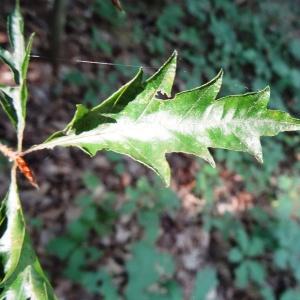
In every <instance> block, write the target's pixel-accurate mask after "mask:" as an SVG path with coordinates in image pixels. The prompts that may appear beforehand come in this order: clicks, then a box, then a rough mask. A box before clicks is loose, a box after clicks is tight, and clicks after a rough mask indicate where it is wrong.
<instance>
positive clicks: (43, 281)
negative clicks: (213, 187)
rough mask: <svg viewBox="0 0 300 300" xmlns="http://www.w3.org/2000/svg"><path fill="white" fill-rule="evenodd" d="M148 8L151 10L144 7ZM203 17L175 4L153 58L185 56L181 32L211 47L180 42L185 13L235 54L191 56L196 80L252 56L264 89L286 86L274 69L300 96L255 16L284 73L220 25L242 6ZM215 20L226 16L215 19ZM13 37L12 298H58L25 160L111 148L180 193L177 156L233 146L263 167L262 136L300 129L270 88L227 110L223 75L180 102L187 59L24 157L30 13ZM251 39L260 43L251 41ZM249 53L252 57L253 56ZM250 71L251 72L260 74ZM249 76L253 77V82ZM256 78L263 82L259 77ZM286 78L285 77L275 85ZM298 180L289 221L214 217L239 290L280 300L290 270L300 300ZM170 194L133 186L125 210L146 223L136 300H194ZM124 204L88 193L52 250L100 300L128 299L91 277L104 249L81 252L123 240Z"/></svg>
mask: <svg viewBox="0 0 300 300" xmlns="http://www.w3.org/2000/svg"><path fill="white" fill-rule="evenodd" d="M198 4H199V3H198ZM140 5H147V4H145V3H142V4H140ZM156 5H157V4H156V3H154V4H153V6H152V7H153V10H152V12H155V6H156ZM195 7H198V6H197V3H196V2H194V1H187V2H186V3H185V4H178V5H173V6H172V7H171V6H165V7H163V9H162V13H161V14H160V17H159V18H158V20H157V30H158V32H159V35H160V39H158V38H157V39H156V37H154V35H153V36H150V37H149V41H151V39H153V41H151V47H152V46H153V48H152V49H151V47H150V46H149V45H147V47H148V48H149V49H148V51H149V52H150V53H151V55H153V56H154V54H155V53H158V54H160V55H161V54H162V53H164V51H165V50H168V47H169V46H170V47H173V46H174V44H175V43H176V40H177V35H178V34H179V36H181V39H182V40H185V42H186V43H190V44H191V46H195V47H198V46H199V44H197V43H196V42H195V40H196V35H195V32H194V31H193V30H192V29H191V28H190V29H189V30H187V32H186V33H185V35H182V32H180V31H181V22H187V20H185V17H186V16H185V14H184V13H183V12H184V11H189V12H190V14H191V15H193V17H194V18H195V20H194V21H195V22H199V23H197V24H201V22H207V20H208V19H207V18H208V17H209V22H210V23H209V24H210V25H209V26H208V27H207V28H208V30H207V32H208V34H210V38H211V39H210V40H211V41H212V42H211V43H212V44H210V46H212V45H213V46H216V47H219V48H220V49H222V50H221V51H222V55H223V56H220V55H219V53H215V52H214V51H210V52H209V53H206V54H207V58H208V61H204V62H203V64H202V62H201V63H200V62H199V61H198V60H196V59H194V58H193V57H194V54H192V55H191V57H190V58H189V54H187V52H185V51H183V53H184V58H185V59H186V60H189V59H190V63H191V65H193V67H195V66H196V67H198V68H199V69H198V71H195V70H197V69H194V68H193V72H192V77H193V78H197V77H200V76H197V72H198V75H200V70H203V76H204V78H205V79H207V78H211V77H212V74H213V73H214V67H213V66H214V64H219V65H223V67H224V69H225V70H226V69H228V68H229V69H230V68H233V70H235V68H236V67H237V68H238V66H239V65H238V64H232V63H231V56H232V55H238V56H241V57H244V59H245V61H246V64H245V65H244V66H243V67H244V68H245V69H247V68H249V70H250V71H251V70H252V68H254V70H255V72H256V73H257V74H256V73H255V74H254V77H255V78H256V79H257V78H266V79H267V80H269V81H271V82H272V80H274V78H273V77H272V74H273V73H272V74H271V72H270V71H268V72H267V71H266V70H273V71H274V72H275V74H276V75H277V76H278V77H279V78H280V79H281V81H280V84H281V86H284V88H283V90H282V92H283V93H285V92H286V89H288V88H290V87H291V88H292V89H294V91H298V90H297V89H298V88H299V87H297V84H298V83H297V82H298V79H299V73H298V71H297V69H295V67H294V66H289V67H288V68H287V70H288V72H287V71H286V69H285V67H284V63H283V64H281V65H280V58H278V57H277V56H276V53H274V51H273V50H272V49H271V48H273V47H271V45H272V44H270V45H269V44H268V42H266V41H265V39H264V38H262V36H263V34H262V33H263V32H261V28H260V26H259V25H260V23H258V24H257V23H256V22H258V21H259V20H258V19H256V17H254V18H253V16H251V18H250V15H249V16H248V19H247V15H244V17H245V20H248V21H247V22H248V23H247V22H246V23H245V24H246V25H247V26H250V25H251V26H253V28H254V29H255V30H254V32H256V34H257V36H256V37H257V38H258V41H260V42H261V44H260V47H262V48H261V49H262V51H266V52H267V54H268V57H269V58H270V61H276V60H277V62H278V64H277V65H276V67H274V66H273V65H268V64H267V66H266V68H265V69H264V67H262V66H263V62H262V61H260V65H258V66H257V65H256V64H255V63H256V62H257V61H259V56H256V55H255V54H254V52H255V51H254V52H253V51H251V49H249V47H250V46H248V47H243V46H242V45H240V46H239V43H238V33H236V32H235V31H234V30H233V29H232V25H231V24H229V23H228V22H226V20H225V19H222V18H217V17H216V16H217V10H221V11H225V12H227V13H228V15H230V16H231V18H233V20H235V18H234V17H235V16H237V12H235V9H234V8H235V7H237V6H234V7H233V8H232V6H231V4H229V2H228V3H227V2H218V1H216V3H213V4H211V3H210V2H205V1H204V2H203V3H201V5H200V8H201V10H203V11H204V12H205V13H204V14H203V15H202V16H201V14H199V15H197V16H195V15H194V13H193V12H194V9H195ZM263 7H264V6H263V5H262V6H260V5H257V6H253V7H252V8H251V9H252V10H256V9H262V10H263ZM105 9H107V11H106V13H105V15H106V16H108V15H109V14H114V13H113V12H112V11H110V10H109V9H108V8H105V5H104V6H103V2H101V1H98V2H96V4H95V6H94V10H95V13H97V14H100V16H102V17H103V15H102V14H103V11H105ZM157 9H160V11H161V7H157ZM145 11H147V10H145ZM210 12H214V14H211V13H210ZM225 15H226V14H225ZM173 17H174V18H173ZM124 20H125V15H122V16H119V15H118V16H116V18H115V20H114V21H113V22H112V21H111V19H110V18H106V21H107V22H108V23H110V24H111V25H112V26H121V25H122V24H123V23H122V22H124ZM259 22H260V21H259ZM262 24H264V23H262ZM243 28H244V27H243V24H239V30H240V31H241V32H242V33H243ZM245 28H246V27H245ZM133 32H138V31H137V30H136V31H133ZM93 34H94V35H95V36H97V34H98V33H97V32H96V31H94V33H93ZM136 34H137V35H138V34H139V33H136ZM206 34H207V33H206ZM9 36H10V39H11V46H12V50H13V51H12V52H9V51H6V50H3V49H1V51H0V58H1V59H2V60H3V61H4V63H6V64H7V65H8V67H10V69H11V71H12V73H13V75H14V79H15V85H14V86H1V87H0V95H1V97H0V99H1V105H2V107H3V109H4V111H5V112H6V114H7V116H8V117H9V119H10V121H11V122H12V124H13V125H15V127H16V131H17V138H18V146H17V151H14V150H11V149H8V148H5V146H4V145H2V144H1V152H2V153H3V154H4V155H6V156H7V157H8V158H10V159H11V160H12V161H13V166H12V172H11V174H12V176H11V185H10V188H9V192H8V194H7V196H6V197H5V198H4V200H3V201H2V205H1V210H0V226H1V239H0V254H1V263H2V274H1V275H2V276H1V282H0V288H1V291H0V292H1V294H0V295H1V296H0V299H7V298H9V297H11V298H16V299H24V300H25V299H26V300H27V299H55V295H54V294H53V291H52V288H51V286H50V284H49V282H48V280H47V278H46V276H45V274H44V272H43V271H42V269H41V266H40V264H39V262H38V259H37V257H36V255H35V253H34V250H33V248H32V246H31V243H30V239H29V236H28V233H27V231H26V225H25V219H24V216H23V212H22V207H21V203H20V200H19V195H18V188H17V182H16V169H17V167H19V168H20V163H19V162H18V160H20V159H21V157H23V156H25V155H27V154H28V153H31V152H33V151H38V150H42V149H45V148H53V147H55V146H76V147H79V148H80V149H82V150H83V151H85V152H86V153H88V154H90V155H95V154H96V152H97V151H99V150H102V149H105V150H107V149H110V150H112V151H115V152H117V153H122V154H125V155H128V156H130V157H132V158H134V159H135V160H137V161H139V162H141V163H143V164H145V165H147V166H148V167H150V168H152V169H153V170H155V171H156V172H157V173H158V174H159V175H160V176H161V177H162V178H163V179H164V180H165V182H166V183H169V180H170V170H169V167H168V164H167V161H166V159H165V154H166V153H170V152H185V153H191V154H195V155H197V156H199V157H202V158H204V159H205V160H207V161H208V162H210V163H211V164H212V165H214V161H213V158H212V156H211V155H210V152H209V150H208V148H222V149H229V150H235V151H243V152H249V153H250V154H253V155H254V156H255V157H256V158H257V159H258V160H259V161H262V149H261V144H260V137H261V136H274V135H276V134H278V133H279V132H281V131H294V130H299V129H300V120H298V119H295V118H292V117H291V116H290V115H289V114H288V113H284V112H281V111H277V110H270V109H268V108H267V105H268V101H269V89H268V88H266V89H263V90H261V91H259V92H256V93H247V94H242V95H235V96H227V97H223V98H221V99H219V100H216V96H217V94H218V92H219V89H220V87H221V78H222V72H220V73H219V74H218V75H217V76H216V77H215V78H214V79H213V80H211V81H210V82H208V83H207V84H205V85H202V86H200V87H197V88H194V89H190V90H187V91H184V92H181V93H177V94H175V96H174V97H172V98H171V96H172V94H171V92H172V85H173V80H174V77H175V70H176V54H174V55H172V56H171V57H170V58H169V60H168V61H167V62H166V63H165V64H164V65H163V67H161V68H160V69H159V70H158V72H157V73H155V74H154V75H152V76H151V77H149V78H148V79H147V80H144V79H143V77H142V75H143V73H142V70H140V71H139V72H138V73H137V74H136V76H135V77H134V78H133V79H132V80H131V81H130V82H128V83H127V84H125V85H123V86H122V87H121V88H120V89H119V90H118V91H117V92H115V93H113V94H112V95H111V96H110V97H108V98H107V100H105V101H102V102H100V103H99V101H97V102H96V103H94V106H93V107H92V108H88V107H87V106H84V105H83V104H80V105H78V106H77V111H76V113H75V115H74V117H73V119H72V120H71V122H70V123H69V124H68V125H67V127H66V128H65V129H64V130H63V131H60V132H57V133H54V134H53V135H52V136H51V137H49V139H48V140H47V141H46V142H44V143H43V144H40V145H36V146H33V147H32V148H30V149H29V150H27V151H22V140H23V130H24V126H25V117H26V103H27V85H26V75H27V69H28V63H29V56H30V49H31V40H32V39H30V41H29V43H28V46H25V41H24V38H23V20H22V17H21V14H20V10H19V6H18V5H17V7H16V9H15V11H14V13H13V15H12V17H11V19H10V21H9ZM190 36H191V37H193V38H190ZM225 37H226V38H225ZM259 38H261V40H259ZM95 39H96V38H94V41H95ZM208 40H209V39H208ZM247 41H251V36H250V37H249V38H248V39H247ZM271 42H272V40H271ZM168 45H169V46H168ZM233 45H236V47H233ZM269 46H270V47H269ZM298 46H299V43H297V41H294V42H293V43H291V46H290V48H288V51H289V53H288V54H287V56H288V57H293V59H295V60H296V61H298V59H299V57H298V54H297V47H298ZM98 47H99V45H97V44H95V48H98ZM101 47H102V48H103V49H105V48H104V46H101ZM106 49H107V50H106V51H107V53H109V51H110V50H109V48H107V47H106ZM259 49H260V48H259ZM104 51H105V50H104ZM218 51H219V50H218ZM245 53H246V54H247V55H246V58H245ZM247 57H248V60H251V61H254V62H255V63H254V66H248V63H249V61H247ZM191 58H192V59H191ZM220 59H222V60H220ZM154 63H155V62H154ZM197 63H198V64H197ZM204 66H206V67H204ZM202 67H204V68H202ZM251 67H252V68H251ZM261 69H262V70H264V71H261ZM250 71H249V73H251V72H250ZM201 72H202V71H201ZM249 73H248V72H245V74H249ZM268 74H269V75H268ZM256 75H258V76H257V77H256ZM77 76H78V74H77ZM188 76H189V77H186V76H183V78H184V77H185V78H186V79H188V78H190V76H191V75H188ZM260 76H265V77H260ZM280 76H282V77H283V76H285V77H284V79H285V80H287V79H288V80H289V84H286V82H285V80H283V78H282V77H280ZM69 78H70V76H69ZM71 78H72V76H71ZM237 78H239V77H237ZM75 79H76V80H78V77H77V78H76V76H75ZM83 79H84V78H83ZM275 79H278V78H277V77H275ZM73 80H74V74H73ZM84 81H85V84H86V86H89V85H90V84H91V83H90V82H89V80H85V79H84ZM227 84H228V89H229V90H230V89H231V88H233V89H234V87H235V84H240V82H237V81H235V80H232V79H231V78H230V77H229V81H228V83H227ZM290 84H291V86H290ZM94 92H95V93H94V94H90V96H89V97H88V98H90V97H91V98H92V97H94V96H96V95H97V91H94ZM160 94H163V95H166V96H167V97H169V98H170V99H167V100H162V99H160V96H159V95H160ZM277 106H281V107H284V108H286V109H290V110H291V111H292V110H293V109H292V108H291V107H290V105H288V104H286V105H285V104H283V103H282V102H280V101H277ZM295 141H297V138H295V139H294V138H293V137H288V138H286V139H284V140H283V143H286V144H289V145H290V146H292V147H293V146H294V145H295ZM271 148H272V147H271ZM2 149H4V150H2ZM273 157H276V159H277V158H278V161H279V160H280V159H282V157H283V156H282V155H279V152H278V153H277V154H276V155H274V156H273ZM20 169H21V168H20ZM269 170H270V174H271V173H273V172H274V169H269ZM254 173H255V172H254ZM208 175H209V174H208ZM211 175H212V176H215V175H216V174H215V173H211ZM199 180H200V183H199ZM85 181H86V185H87V187H88V188H89V189H90V190H93V189H94V188H95V186H98V185H100V184H99V183H98V182H97V181H96V180H95V178H94V177H93V176H89V175H88V176H87V177H86V178H85ZM294 182H295V180H294V178H290V177H289V175H286V177H282V178H281V182H280V185H279V192H278V195H279V197H278V199H277V201H274V205H277V207H278V208H279V211H280V212H281V213H278V214H276V215H275V216H274V215H272V214H270V213H267V212H265V211H264V210H260V209H256V210H255V209H254V210H251V211H249V215H250V218H251V220H252V223H251V225H249V226H245V224H244V223H243V222H241V221H239V220H238V219H237V218H232V216H230V215H224V216H222V215H220V216H218V215H217V216H214V215H213V210H212V207H210V209H209V210H207V211H206V212H205V213H207V214H210V216H211V220H210V221H209V222H210V224H208V225H207V226H206V227H207V228H208V230H217V231H219V232H220V233H222V239H223V242H224V243H226V244H227V245H228V248H229V249H230V251H229V252H228V262H229V263H231V264H232V265H233V268H234V274H233V278H234V280H235V283H236V287H237V288H238V289H241V290H244V289H250V288H251V286H255V287H259V288H260V290H259V293H260V294H261V296H262V297H264V298H265V299H274V295H273V294H274V292H273V291H272V289H271V288H270V286H271V284H270V282H269V275H270V274H271V271H272V270H271V268H273V269H274V270H281V271H282V272H285V273H286V274H288V276H290V277H291V278H292V279H293V280H294V281H295V282H296V284H295V285H294V286H293V289H289V287H290V286H287V288H286V289H285V290H284V292H281V291H280V293H281V299H284V300H286V299H293V297H297V295H298V290H299V285H298V281H299V280H300V275H299V271H298V267H297V266H299V259H298V252H299V249H300V247H299V245H298V244H297V243H296V242H295V241H297V240H299V233H298V232H299V231H300V230H299V223H298V221H297V219H293V218H291V215H292V216H293V217H294V216H295V214H296V213H298V212H297V208H298V207H297V203H294V202H292V203H293V204H296V207H294V206H293V205H291V206H287V207H286V206H284V209H282V210H281V207H282V205H283V204H282V202H283V201H282V197H283V196H281V194H280V191H281V190H282V191H286V192H287V193H286V195H287V196H286V197H291V198H294V196H295V195H294V194H293V193H291V192H290V187H291V186H293V184H294ZM296 182H297V181H296ZM199 186H200V189H199V190H198V192H201V189H202V190H203V186H202V187H201V178H200V179H198V186H197V187H199ZM158 190H159V192H158V191H155V192H154V190H153V188H152V187H151V186H150V185H149V183H148V182H147V181H146V180H140V181H139V183H138V186H137V189H130V188H129V189H128V191H127V192H128V197H129V198H130V200H131V202H128V203H126V204H125V205H124V206H122V208H121V209H120V210H119V213H123V214H129V215H136V217H137V220H138V224H139V226H140V227H141V230H142V231H143V236H142V238H141V239H140V240H139V241H136V242H135V243H133V244H132V245H131V253H132V258H131V259H128V260H127V261H126V272H127V274H128V283H127V285H126V288H125V291H124V294H125V296H126V297H127V298H128V299H145V300H148V299H150V298H155V299H161V300H163V299H174V300H176V299H182V290H181V287H180V285H179V284H178V282H177V280H176V278H175V274H176V265H175V263H174V260H173V257H172V256H171V255H170V254H168V253H163V252H162V251H160V250H159V249H158V248H156V247H155V245H156V241H157V239H158V232H159V222H160V217H159V216H160V214H161V213H162V212H164V211H166V210H168V211H169V212H170V213H171V212H172V209H175V208H176V207H177V206H178V201H177V200H176V196H175V195H174V194H173V193H171V192H170V191H168V190H163V189H161V190H160V189H158ZM170 193H171V194H170ZM207 196H208V197H212V195H211V194H210V195H209V194H207ZM113 200H114V196H113V195H112V196H111V197H108V198H107V199H103V203H101V204H100V205H99V203H95V202H94V198H93V197H90V196H86V195H84V196H83V197H81V198H78V200H77V202H78V207H79V208H80V211H81V214H80V216H79V217H78V218H75V219H74V220H73V221H72V222H71V223H70V224H68V228H67V231H66V233H65V235H63V236H61V237H59V238H57V239H54V240H53V241H52V242H51V243H50V244H49V251H50V252H51V253H52V254H54V255H56V256H57V257H58V258H59V259H60V260H61V261H66V270H65V275H66V276H68V277H69V278H70V279H71V280H73V281H74V282H77V283H79V284H83V285H84V286H85V287H86V288H87V289H88V290H89V291H90V292H91V293H96V294H100V295H103V296H104V297H105V298H107V299H118V298H119V292H118V291H117V290H116V288H115V282H114V278H113V274H110V272H109V270H91V266H93V265H94V264H95V262H97V261H99V260H101V259H102V258H103V254H102V251H99V249H98V248H96V247H89V246H83V247H80V248H78V245H82V244H83V243H84V241H85V239H86V237H87V236H88V235H89V234H91V233H92V232H93V233H94V232H96V234H98V235H105V234H108V233H109V232H110V231H111V230H112V227H113V223H114V222H115V220H116V218H117V214H116V212H114V209H113V202H112V201H113ZM273 200H274V199H273ZM282 212H285V213H282ZM296 217H298V214H296ZM99 220H100V221H99ZM274 229H275V230H274ZM57 249H59V252H57ZM274 249H275V252H274V254H273V253H272V261H273V262H274V264H273V265H272V266H271V267H270V266H268V267H266V266H265V263H264V261H263V259H266V258H267V256H268V254H269V253H270V251H272V250H274ZM145 256H147V257H148V260H145V259H144V257H145ZM137 267H138V268H137ZM140 270H143V272H144V273H145V274H146V275H147V276H143V277H141V276H138V274H139V272H140ZM218 272H219V270H218V269H217V268H216V269H213V268H205V269H203V270H200V271H199V273H198V274H197V276H196V285H195V288H194V291H193V294H194V295H195V297H199V298H200V297H203V298H204V299H206V298H209V297H210V294H211V293H213V292H214V291H215V290H216V287H217V285H218V284H221V281H219V280H218V274H219V273H218ZM80 276H81V278H80ZM78 278H80V281H79V280H78ZM203 278H205V279H206V285H205V287H203V286H201V287H199V286H198V285H197V284H198V283H199V282H200V281H201V280H203ZM197 300H198V299H197Z"/></svg>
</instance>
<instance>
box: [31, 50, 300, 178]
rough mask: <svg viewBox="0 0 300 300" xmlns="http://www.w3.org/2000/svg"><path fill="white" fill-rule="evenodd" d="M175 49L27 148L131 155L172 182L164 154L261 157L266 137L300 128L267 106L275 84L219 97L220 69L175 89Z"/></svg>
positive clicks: (293, 121)
mask: <svg viewBox="0 0 300 300" xmlns="http://www.w3.org/2000/svg"><path fill="white" fill-rule="evenodd" d="M175 70H176V53H174V54H173V55H172V56H171V57H170V59H169V60H168V61H167V62H166V63H165V64H164V65H163V67H162V68H161V69H159V71H158V72H157V73H155V74H154V75H153V76H152V77H150V78H149V79H148V80H146V81H142V71H139V73H138V74H137V75H136V77H135V78H134V79H133V80H131V81H130V82H129V83H128V84H126V85H125V86H123V87H122V88H121V89H119V91H117V92H116V93H115V94H113V95H112V96H111V97H109V98H108V100H106V101H104V102H103V103H102V104H100V105H98V106H96V107H94V108H92V109H90V110H89V109H87V108H86V107H84V106H83V105H80V106H78V108H77V112H76V114H75V116H74V118H73V120H72V121H71V123H70V124H69V125H68V126H67V127H66V129H65V130H64V131H61V132H58V133H55V134H54V135H52V136H51V137H50V139H48V140H47V141H46V142H45V143H43V144H41V145H38V146H34V147H33V148H31V149H30V150H29V151H28V152H31V151H36V150H40V149H44V148H53V147H55V146H63V147H66V146H76V147H79V148H81V149H82V150H84V151H85V152H87V153H88V154H90V155H95V154H96V152H97V151H99V150H102V149H107V150H112V151H114V152H118V153H122V154H125V155H128V156H130V157H132V158H134V159H135V160H137V161H139V162H141V163H143V164H145V165H146V166H148V167H150V168H152V169H153V170H154V171H155V172H157V173H158V174H159V175H160V176H161V177H162V178H163V179H164V180H165V182H166V183H169V181H170V170H169V165H168V163H167V161H166V158H165V155H166V153H171V152H184V153H190V154H194V155H197V156H199V157H202V158H203V159H205V160H206V161H208V162H209V163H210V164H211V165H212V166H214V165H215V163H214V160H213V158H212V156H211V154H210V152H209V148H223V149H229V150H235V151H244V152H248V153H250V154H252V155H254V156H255V157H256V158H257V159H258V160H259V161H260V162H262V160H263V158H262V149H261V143H260V137H261V136H274V135H276V134H278V133H279V132H281V131H293V130H299V129H300V120H298V119H295V118H292V117H291V116H290V115H289V114H287V113H285V112H281V111H276V110H269V109H268V108H267V104H268V101H269V95H270V91H269V88H266V89H264V90H261V91H259V92H255V93H247V94H244V95H235V96H228V97H225V98H221V99H219V100H216V99H215V98H216V96H217V94H218V92H219V89H220V87H221V82H222V72H220V73H219V74H218V75H217V76H216V77H215V78H214V79H213V80H211V81H210V82H208V83H207V84H204V85H202V86H200V87H198V88H195V89H192V90H188V91H185V92H181V93H178V94H176V95H175V96H174V98H172V99H168V100H161V99H159V93H162V94H166V95H167V96H170V94H171V89H172V85H173V81H174V77H175Z"/></svg>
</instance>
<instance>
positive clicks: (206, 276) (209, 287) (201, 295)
mask: <svg viewBox="0 0 300 300" xmlns="http://www.w3.org/2000/svg"><path fill="white" fill-rule="evenodd" d="M217 285H218V279H217V274H216V271H215V270H214V269H212V268H211V267H206V268H204V269H203V270H201V271H199V272H198V273H197V276H196V280H195V287H194V290H193V292H192V297H191V300H198V299H199V300H200V299H202V300H205V299H211V297H210V293H211V292H212V291H213V290H214V289H215V288H216V287H217Z"/></svg>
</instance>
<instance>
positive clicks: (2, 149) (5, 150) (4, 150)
mask: <svg viewBox="0 0 300 300" xmlns="http://www.w3.org/2000/svg"><path fill="white" fill-rule="evenodd" d="M0 152H1V153H2V154H3V155H4V156H6V157H8V158H9V160H11V161H13V160H15V159H16V157H17V156H18V155H17V153H16V152H15V151H13V150H12V149H11V148H9V147H7V146H6V145H3V144H1V143H0Z"/></svg>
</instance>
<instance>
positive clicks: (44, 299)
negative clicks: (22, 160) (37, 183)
mask: <svg viewBox="0 0 300 300" xmlns="http://www.w3.org/2000/svg"><path fill="white" fill-rule="evenodd" d="M0 224H1V232H3V234H2V236H1V239H0V258H1V263H2V270H3V272H4V276H3V278H1V281H0V289H1V293H0V299H1V300H2V299H20V300H21V299H24V300H27V299H29V298H30V299H37V300H48V299H56V297H55V296H54V294H53V290H52V288H51V286H50V284H49V282H48V279H47V278H46V276H45V274H44V273H43V271H42V269H41V266H40V264H39V261H38V259H37V257H36V255H35V253H34V250H33V248H32V245H31V242H30V239H29V236H28V233H27V232H26V229H25V220H24V216H23V213H22V208H21V204H20V199H19V196H18V189H17V185H16V181H15V170H13V172H12V182H11V185H10V188H9V192H8V194H7V196H6V197H5V199H4V200H3V202H2V206H1V223H0Z"/></svg>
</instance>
